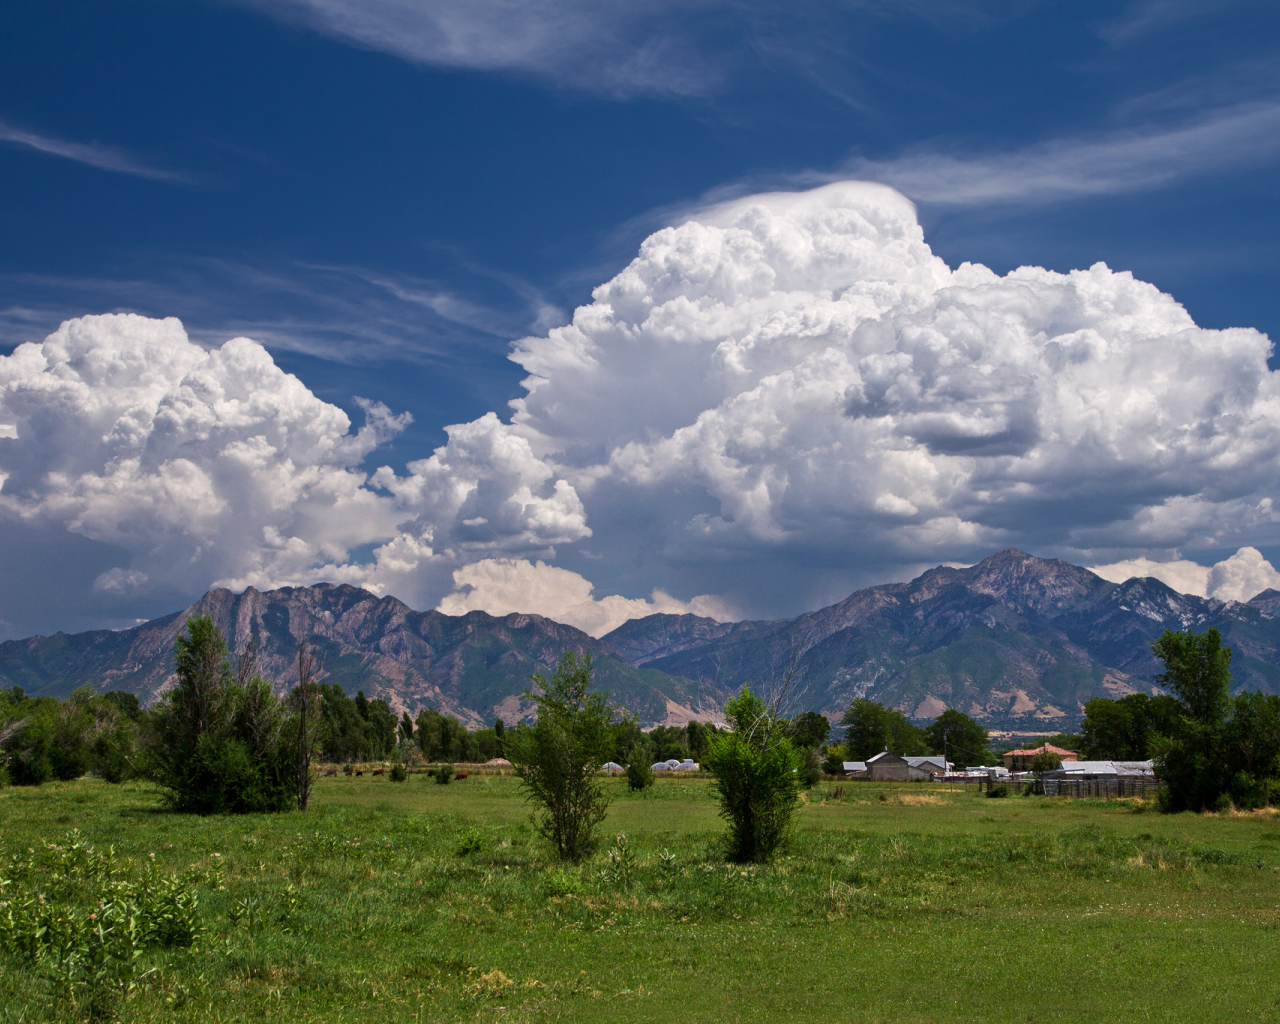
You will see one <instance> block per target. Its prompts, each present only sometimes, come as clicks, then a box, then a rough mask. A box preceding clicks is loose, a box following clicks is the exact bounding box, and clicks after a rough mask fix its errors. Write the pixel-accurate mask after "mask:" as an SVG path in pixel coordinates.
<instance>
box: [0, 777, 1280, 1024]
mask: <svg viewBox="0 0 1280 1024" xmlns="http://www.w3.org/2000/svg"><path fill="white" fill-rule="evenodd" d="M610 785H615V786H616V787H617V792H616V793H615V794H614V795H615V800H614V804H613V806H612V808H611V810H610V814H609V818H608V819H607V820H606V823H605V827H606V829H607V830H608V839H607V841H606V843H605V844H604V848H603V849H602V850H601V852H600V853H599V854H597V855H596V856H595V857H594V858H592V859H591V860H589V861H586V862H584V863H583V864H581V865H579V866H577V867H566V866H564V865H563V864H561V863H560V862H558V861H556V860H554V859H553V857H552V856H551V852H550V851H549V850H548V849H547V847H546V846H545V844H544V843H543V842H542V841H541V840H540V839H539V838H538V837H537V836H536V834H535V833H534V832H533V830H532V829H531V828H530V826H529V823H528V809H527V807H526V806H525V805H524V803H523V802H522V801H521V799H520V798H519V796H518V794H517V791H516V788H515V780H513V779H510V778H502V777H496V776H495V777H483V778H475V779H467V780H464V781H462V782H457V783H454V784H452V785H450V786H437V785H433V784H430V783H429V782H428V781H427V780H426V779H425V778H424V777H420V776H414V777H411V778H410V780H409V781H408V782H407V783H404V784H399V785H397V784H394V783H390V782H388V781H387V780H386V779H385V778H384V777H378V778H370V777H363V778H354V777H353V778H346V777H341V776H340V777H336V778H324V779H321V780H320V781H319V783H318V784H317V788H316V794H315V797H314V802H313V807H312V810H311V811H309V812H308V813H306V814H305V815H302V814H287V815H273V816H241V817H236V818H207V819H200V818H194V817H188V816H182V815H174V814H164V813H156V812H155V810H154V807H155V806H156V799H155V794H154V792H153V791H152V790H150V789H148V788H147V787H146V786H144V785H141V784H129V785H126V786H123V787H108V786H105V785H103V784H100V783H95V782H92V781H82V782H78V783H66V784H56V785H51V786H46V787H44V788H42V789H41V790H38V791H22V790H7V791H4V792H0V821H3V822H4V824H3V826H0V829H2V831H0V840H2V842H3V844H4V847H5V850H4V856H5V861H4V862H7V863H8V864H9V865H10V868H9V869H7V870H6V873H5V874H4V878H5V881H4V882H3V884H0V888H2V889H3V891H4V893H5V895H4V897H3V901H4V902H5V903H6V904H9V905H10V906H13V907H18V906H20V905H21V906H23V907H26V908H27V910H25V911H23V912H22V913H32V912H33V911H32V910H31V907H32V906H35V907H37V908H39V907H44V908H47V909H45V910H40V911H37V912H38V913H44V914H46V915H47V916H51V917H54V918H56V917H58V916H59V915H61V918H65V919H66V920H72V919H74V920H75V921H77V922H79V923H78V924H76V925H75V926H74V927H75V929H76V935H78V936H80V938H79V939H77V940H76V941H77V942H79V943H80V945H79V946H77V947H76V948H78V949H84V950H86V951H88V950H90V948H91V947H93V944H94V942H98V945H99V946H100V947H101V948H102V949H104V950H106V949H110V950H112V951H113V952H111V953H110V954H109V955H104V956H98V954H97V953H92V952H84V953H80V954H77V955H78V956H80V958H81V959H80V961H79V964H80V965H81V966H78V967H76V968H75V971H78V972H80V973H75V972H72V974H70V975H67V976H64V975H63V974H60V973H59V971H60V968H59V967H58V965H59V964H60V963H63V962H64V961H66V959H67V958H66V957H63V955H62V954H61V953H59V952H54V951H53V947H52V946H51V947H50V949H49V950H46V951H44V952H40V951H38V950H37V951H35V952H33V951H32V950H31V948H30V943H28V945H27V946H23V945H22V942H23V941H26V940H20V939H15V940H14V941H12V942H11V941H10V940H9V939H7V938H6V939H5V952H4V953H3V957H4V960H3V967H4V969H3V972H2V973H0V1019H5V1020H13V1021H18V1020H37V1019H85V1018H87V1017H93V1016H97V1017H98V1018H105V1017H110V1016H112V1015H116V1016H118V1017H119V1018H120V1019H122V1020H137V1021H161V1020H165V1021H168V1020H175V1019H177V1020H182V1019H188V1020H201V1021H204V1020H208V1021H215V1020H216V1021H232V1020H246V1021H247V1020H254V1021H257V1020H261V1019H262V1018H263V1017H264V1016H265V1017H267V1018H269V1019H271V1020H299V1021H302V1020H324V1021H326V1022H328V1021H348V1020H350V1021H418V1020H469V1021H470V1020H476V1019H480V1020H499V1019H500V1020H504V1021H508V1020H535V1019H537V1020H546V1019H561V1020H625V1021H647V1020H652V1021H663V1022H670V1021H690V1020H708V1021H721V1020H737V1019H747V1018H758V1019H769V1020H775V1019H776V1020H815V1019H821V1020H832V1021H841V1020H848V1021H864V1020H865V1021H917V1020H927V1019H948V1020H974V1021H993V1022H994V1021H1002V1022H1003V1021H1008V1020H1015V1019H1016V1020H1021V1019H1027V1018H1028V1017H1030V1018H1031V1019H1036V1020H1039V1019H1047V1020H1080V1021H1085V1020H1089V1021H1091V1022H1094V1021H1097V1020H1108V1021H1125V1020H1165V1019H1169V1020H1172V1019H1182V1018H1184V1017H1185V1018H1192V1017H1194V1019H1197V1020H1224V1021H1226V1020H1242V1019H1251V1020H1269V1019H1277V1006H1276V1003H1275V1001H1274V1000H1275V996H1274V995H1272V996H1270V997H1269V998H1264V996H1265V991H1264V990H1267V989H1269V986H1270V984H1271V983H1270V981H1269V979H1270V978H1271V976H1272V967H1271V958H1272V954H1273V952H1274V949H1275V941H1276V939H1277V937H1278V936H1277V930H1276V929H1277V924H1278V922H1280V917H1278V915H1280V910H1278V905H1280V871H1278V869H1280V820H1277V819H1276V818H1272V817H1264V816H1252V817H1244V816H1237V817H1230V816H1213V815H1208V816H1192V815H1180V816H1176V817H1165V816H1160V815H1155V814H1145V813H1143V814H1137V813H1134V812H1135V810H1139V809H1141V806H1142V805H1140V804H1138V803H1135V802H1124V803H1120V802H1113V803H1106V802H1103V801H1098V802H1093V803H1086V802H1084V801H1079V802H1075V801H1065V800H1062V801H1058V800H1049V799H1028V800H1016V801H1014V800H1004V801H992V800H985V799H980V798H977V797H975V796H974V795H972V794H948V793H947V792H946V790H945V789H941V788H937V787H930V786H921V785H913V786H906V785H903V786H897V787H895V786H878V785H870V784H846V783H836V784H825V785H823V786H820V787H817V788H815V789H814V790H813V791H811V792H810V793H809V794H807V797H808V799H807V803H806V804H805V806H804V807H803V808H802V810H801V812H800V816H799V828H798V830H797V833H796V837H795V840H794V842H793V844H792V846H791V848H790V849H789V850H788V851H787V852H786V853H785V854H784V855H783V856H782V857H780V858H779V859H778V860H777V861H776V862H775V863H773V864H770V865H766V866H761V865H751V866H744V865H736V864H729V863H726V861H725V859H724V855H723V853H724V851H723V846H722V844H721V835H722V830H721V825H720V823H719V821H718V819H717V817H716V807H717V805H716V802H715V799H714V794H713V793H712V792H711V791H710V787H709V786H708V785H707V783H706V782H705V781H702V780H696V779H691V780H687V779H670V780H668V779H660V780H659V781H658V783H657V785H655V786H654V787H652V788H651V789H648V790H644V791H641V792H638V793H634V794H633V793H631V792H630V791H629V790H628V789H627V787H626V783H625V781H622V780H618V781H616V782H612V783H610ZM73 828H78V829H79V832H78V833H75V834H73V836H72V838H71V839H70V840H64V839H63V838H61V837H62V836H63V835H64V834H65V833H67V832H68V830H70V829H73ZM50 844H52V845H50ZM152 854H154V855H155V856H154V859H153V858H152V856H151V855H152ZM11 856H12V857H14V858H15V859H12V860H10V859H9V858H10V857H11ZM117 896H118V897H119V898H120V899H121V900H122V901H123V902H122V903H121V904H120V906H121V908H123V909H120V910H116V909H113V908H114V906H115V905H114V904H111V902H110V901H111V900H112V899H114V898H116V897H117ZM41 897H43V900H44V902H43V903H40V898H41ZM32 901H35V902H34V904H33V903H32ZM166 901H167V902H166ZM99 906H101V907H102V910H101V912H99V917H98V920H99V921H103V919H104V918H105V917H109V918H110V922H109V923H108V922H106V921H103V924H102V928H103V929H104V934H116V933H113V932H111V929H112V928H116V927H120V928H122V929H123V930H122V931H121V932H120V933H118V934H119V935H120V936H122V937H121V938H119V939H118V940H117V939H106V938H104V939H103V940H101V941H99V940H96V939H94V938H93V934H94V933H93V927H94V926H93V924H92V919H91V918H90V917H89V915H90V914H92V913H95V912H97V911H95V908H98V907H99ZM165 907H167V908H168V909H167V910H166V909H164V908H165ZM3 909H7V908H3ZM3 909H0V912H3ZM20 918H21V914H18V915H17V916H15V917H14V918H13V920H15V921H18V920H19V919H20ZM22 920H28V919H22ZM130 921H132V922H134V923H133V924H128V923H127V922H130ZM166 921H168V922H170V923H169V924H162V922H166ZM85 922H89V924H87V925H86V924H85ZM122 922H125V923H123V924H122ZM173 922H180V923H177V924H175V923H173ZM6 927H8V926H6ZM15 927H16V931H15V932H13V933H12V934H14V935H20V934H30V933H31V931H32V929H31V928H29V927H28V926H27V925H17V926H15ZM130 929H132V932H131V931H130ZM126 933H128V934H132V935H133V936H134V938H132V939H128V940H127V941H126V940H125V939H124V938H123V936H124V935H126ZM10 934H11V933H10V932H8V931H6V932H5V935H6V936H8V935H10ZM45 934H48V933H47V931H46V933H45ZM59 941H61V940H59ZM38 942H39V943H45V944H46V945H49V942H46V940H45V939H43V938H41V939H39V940H38ZM112 943H117V945H112ZM57 948H58V949H61V948H62V947H57ZM117 949H118V950H120V951H121V952H120V953H119V954H117V953H116V952H114V951H115V950H117ZM95 956H98V959H97V960H95V959H94V957H95ZM60 957H61V959H59V958H60ZM126 961H127V963H128V968H127V970H125V969H124V968H123V966H122V965H124V964H125V963H126ZM95 964H98V965H100V967H95V966H94V965H95ZM117 967H120V968H121V970H120V973H119V974H118V975H113V974H112V973H111V972H112V971H114V970H116V968H117ZM99 969H100V970H101V979H104V980H101V983H99V982H96V981H93V980H92V977H93V974H92V972H93V971H95V970H99ZM73 975H74V976H73ZM1168 977H1177V978H1180V979H1182V981H1181V982H1180V983H1179V984H1176V985H1171V984H1165V983H1163V982H1162V981H1161V979H1163V978H1168ZM95 985H96V986H97V988H96V989H95ZM94 991H100V992H101V995H100V996H94V995H93V994H92V993H93V992H94ZM1268 1015H1270V1016H1268Z"/></svg>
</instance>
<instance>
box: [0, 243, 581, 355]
mask: <svg viewBox="0 0 1280 1024" xmlns="http://www.w3.org/2000/svg"><path fill="white" fill-rule="evenodd" d="M465 269H466V270H468V271H469V273H470V275H471V277H470V278H469V279H468V280H466V281H464V282H462V284H461V285H460V286H459V285H453V286H451V285H447V284H445V283H443V282H441V281H438V280H434V279H432V278H428V277H420V276H414V275H410V274H405V273H395V272H390V271H385V270H382V271H380V270H371V269H367V268H363V267H358V266H323V265H314V264H301V263H295V264H290V265H284V266H278V267H270V266H259V265H254V264H249V263H243V262H237V261H232V260H226V259H215V258H209V257H188V258H173V259H170V260H169V261H168V262H167V265H166V266H165V267H164V268H163V270H155V269H153V268H147V267H140V268H139V273H138V274H137V275H136V276H123V275H122V276H117V277H101V278H96V277H87V278H70V277H56V276H49V275H40V274H9V275H0V349H2V348H4V347H7V346H11V345H14V344H17V343H19V342H22V341H35V340H38V339H39V338H41V337H43V336H44V335H45V334H47V333H49V332H50V331H52V330H53V329H54V328H55V327H56V326H57V325H58V323H60V322H61V321H62V320H65V319H67V318H69V317H72V316H79V315H83V314H85V313H87V312H89V311H91V310H102V309H108V310H110V311H112V312H129V313H143V314H145V315H157V314H160V313H166V314H172V315H177V316H179V317H180V319H182V320H183V322H184V323H185V324H186V325H187V328H188V330H189V332H190V335H191V337H192V338H193V339H195V340H198V341H200V342H201V343H205V344H219V343H221V342H222V341H224V340H225V339H226V338H228V337H232V336H234V335H236V334H243V335H246V336H249V337H253V338H255V339H257V340H259V341H262V342H263V343H264V344H266V345H268V346H269V347H270V348H272V349H276V350H287V351H291V352H297V353H300V354H304V355H308V356H313V357H315V358H318V359H323V360H326V361H328V362H333V363H339V364H348V365H354V364H367V363H369V362H371V361H372V362H376V363H384V362H404V363H410V364H414V365H419V366H437V367H439V366H442V365H445V364H448V365H458V364H460V363H469V362H475V361H477V360H479V361H483V359H485V358H487V357H494V356H496V355H498V354H500V353H502V352H504V351H505V349H506V345H507V343H508V342H509V341H510V339H512V338H516V337H520V336H521V335H524V334H527V333H529V332H530V331H541V330H546V329H547V328H548V327H550V326H554V325H555V324H558V323H562V322H563V321H564V320H565V319H566V317H567V314H565V313H564V312H563V311H562V310H560V309H559V308H557V307H556V306H554V305H553V304H551V303H550V302H548V301H547V300H546V299H545V298H544V297H543V296H542V293H541V292H540V291H539V290H538V289H536V288H534V287H533V286H532V285H529V284H528V283H527V282H524V281H522V280H519V279H516V278H512V277H510V276H509V275H506V274H502V273H497V272H493V271H488V270H486V268H483V267H478V266H474V265H470V264H468V265H466V267H465Z"/></svg>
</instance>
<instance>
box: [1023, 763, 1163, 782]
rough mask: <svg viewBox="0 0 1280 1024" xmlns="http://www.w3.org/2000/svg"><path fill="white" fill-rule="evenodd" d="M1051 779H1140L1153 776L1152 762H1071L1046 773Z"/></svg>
mask: <svg viewBox="0 0 1280 1024" xmlns="http://www.w3.org/2000/svg"><path fill="white" fill-rule="evenodd" d="M1045 774H1046V776H1047V777H1049V778H1052V779H1069V778H1071V777H1072V776H1081V775H1113V776H1124V777H1141V776H1150V775H1154V774H1155V762H1154V761H1071V762H1069V763H1068V764H1064V765H1063V766H1062V767H1061V768H1059V769H1057V770H1056V771H1052V772H1046V773H1045Z"/></svg>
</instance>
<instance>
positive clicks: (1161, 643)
mask: <svg viewBox="0 0 1280 1024" xmlns="http://www.w3.org/2000/svg"><path fill="white" fill-rule="evenodd" d="M1151 650H1152V651H1153V652H1154V653H1155V656H1156V657H1157V658H1159V659H1160V660H1161V661H1162V662H1164V671H1163V672H1161V673H1160V674H1159V675H1157V676H1156V682H1157V683H1159V684H1160V685H1161V686H1163V687H1164V688H1165V689H1166V690H1168V691H1169V692H1170V693H1172V694H1173V695H1174V696H1175V697H1177V698H1178V700H1179V701H1181V702H1182V706H1183V707H1184V708H1185V709H1186V713H1187V714H1188V715H1189V716H1190V717H1191V718H1193V719H1194V720H1195V721H1197V722H1199V723H1201V724H1202V725H1205V726H1209V727H1215V726H1217V725H1220V724H1221V722H1222V720H1223V718H1224V717H1225V715H1226V713H1227V700H1228V695H1229V693H1230V691H1231V648H1230V647H1223V646H1222V634H1221V633H1219V632H1218V631H1217V630H1216V629H1214V628H1213V627H1210V628H1209V629H1206V630H1205V631H1204V632H1203V633H1200V634H1195V633H1192V632H1191V631H1190V630H1187V631H1186V632H1185V633H1175V632H1174V631H1173V630H1170V629H1166V630H1165V631H1164V635H1163V636H1161V637H1160V639H1159V640H1156V641H1155V642H1154V643H1152V645H1151Z"/></svg>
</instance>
